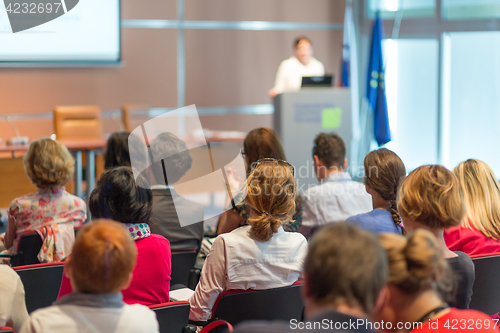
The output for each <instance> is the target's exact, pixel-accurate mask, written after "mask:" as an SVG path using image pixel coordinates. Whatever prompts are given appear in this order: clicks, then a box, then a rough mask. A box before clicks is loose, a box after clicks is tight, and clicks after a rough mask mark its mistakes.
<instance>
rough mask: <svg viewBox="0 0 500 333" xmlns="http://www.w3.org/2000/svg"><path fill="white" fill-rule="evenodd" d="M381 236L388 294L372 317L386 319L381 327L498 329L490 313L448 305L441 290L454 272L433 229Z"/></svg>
mask: <svg viewBox="0 0 500 333" xmlns="http://www.w3.org/2000/svg"><path fill="white" fill-rule="evenodd" d="M405 221H406V220H405ZM379 237H380V240H381V242H382V246H383V247H384V248H385V249H386V251H387V256H388V257H389V282H388V284H387V297H385V299H384V300H385V301H384V303H383V305H382V306H381V307H380V308H379V310H378V311H377V313H376V315H375V316H374V318H373V319H374V321H375V322H379V323H381V322H385V323H386V325H385V328H386V329H385V330H381V331H385V332H389V331H391V332H393V331H394V330H391V329H389V326H390V325H392V327H393V329H394V328H396V327H397V325H401V324H402V325H404V326H403V327H401V328H402V330H401V332H408V331H411V332H448V331H449V332H454V331H456V330H457V329H458V330H459V331H467V329H465V328H466V327H469V329H472V330H473V331H476V332H477V331H481V332H498V330H497V329H496V328H495V327H494V326H495V322H494V321H493V320H492V319H491V317H490V316H488V315H486V314H484V313H481V312H479V311H475V310H459V309H456V308H453V307H449V306H448V305H447V304H446V302H444V301H443V298H442V296H441V291H442V290H449V289H450V284H451V283H452V281H451V280H450V279H449V277H450V273H451V272H450V270H449V269H450V268H449V265H448V262H447V260H446V259H444V255H443V249H442V245H441V244H440V243H439V242H438V241H437V239H436V238H435V237H434V235H433V233H432V232H429V231H428V230H425V229H423V228H421V229H417V230H415V231H414V232H412V233H411V234H410V235H409V237H408V238H405V237H403V236H400V235H395V234H381V235H380V236H379ZM464 323H465V324H464ZM389 324H390V325H389Z"/></svg>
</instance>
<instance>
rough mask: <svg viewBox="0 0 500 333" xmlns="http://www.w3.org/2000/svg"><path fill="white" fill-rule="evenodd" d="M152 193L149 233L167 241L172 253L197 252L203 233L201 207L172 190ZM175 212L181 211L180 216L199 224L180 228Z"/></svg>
mask: <svg viewBox="0 0 500 333" xmlns="http://www.w3.org/2000/svg"><path fill="white" fill-rule="evenodd" d="M152 192H153V211H152V214H151V220H150V223H149V224H150V228H151V232H152V233H153V234H158V235H162V236H163V237H165V238H166V239H168V240H169V242H170V249H171V250H172V251H179V250H198V248H199V246H200V244H201V240H202V238H203V232H204V230H203V219H204V215H205V209H204V207H203V205H201V204H199V203H196V202H193V201H190V200H187V199H185V198H183V197H181V196H180V195H179V194H177V192H175V190H174V189H168V188H166V189H154V190H152ZM174 198H175V205H174ZM177 210H179V211H180V210H182V215H183V216H188V217H189V219H190V220H191V221H200V222H198V223H194V224H190V225H187V226H185V227H181V225H180V223H179V218H178V215H177Z"/></svg>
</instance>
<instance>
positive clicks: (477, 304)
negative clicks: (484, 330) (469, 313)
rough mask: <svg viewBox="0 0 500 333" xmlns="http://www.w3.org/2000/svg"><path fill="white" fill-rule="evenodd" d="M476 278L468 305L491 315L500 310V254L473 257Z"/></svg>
mask: <svg viewBox="0 0 500 333" xmlns="http://www.w3.org/2000/svg"><path fill="white" fill-rule="evenodd" d="M472 262H473V263H474V269H475V272H476V279H475V281H474V287H473V288H472V299H471V302H470V305H469V307H470V308H471V309H474V310H479V311H482V312H484V313H486V314H489V315H492V314H495V313H498V312H500V285H499V284H498V276H500V255H495V256H489V257H480V258H473V259H472Z"/></svg>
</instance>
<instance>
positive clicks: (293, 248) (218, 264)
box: [189, 158, 307, 321]
mask: <svg viewBox="0 0 500 333" xmlns="http://www.w3.org/2000/svg"><path fill="white" fill-rule="evenodd" d="M295 196H296V185H295V179H294V175H293V166H292V165H291V164H289V163H288V162H285V161H282V160H276V159H268V158H266V159H261V160H259V161H258V162H257V165H256V167H255V169H254V170H253V171H252V173H251V174H250V176H249V177H248V179H247V196H246V198H245V200H246V203H247V204H248V206H249V207H250V208H251V212H250V218H249V219H248V224H249V225H246V226H242V227H240V228H237V229H235V230H233V231H232V232H230V233H226V234H222V235H220V236H218V237H217V238H216V239H215V241H214V244H213V246H212V248H211V250H210V253H209V254H208V256H207V259H206V261H205V264H204V266H203V270H202V272H201V278H200V282H199V283H198V285H197V287H196V290H195V292H194V295H193V296H192V297H191V298H190V299H189V303H190V304H191V313H190V315H189V319H191V320H195V321H206V320H208V319H209V318H210V316H211V314H212V307H213V305H214V303H215V301H216V300H217V297H218V296H219V294H221V293H222V292H223V291H225V290H228V289H257V290H259V289H271V288H278V287H284V286H289V285H292V284H293V283H294V282H296V281H297V280H298V279H299V278H300V277H301V271H302V265H303V263H304V259H305V256H306V254H307V241H306V239H305V238H304V236H302V234H299V233H293V232H285V231H284V230H283V227H282V224H283V223H286V222H289V221H290V220H291V219H292V216H293V214H294V212H295Z"/></svg>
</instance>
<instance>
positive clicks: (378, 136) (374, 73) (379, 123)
mask: <svg viewBox="0 0 500 333" xmlns="http://www.w3.org/2000/svg"><path fill="white" fill-rule="evenodd" d="M383 38H384V26H383V25H382V20H381V19H380V16H379V14H378V13H377V17H376V18H375V23H374V24H373V34H372V45H371V48H370V62H369V63H368V77H367V90H366V98H367V99H368V103H369V105H370V107H371V109H372V110H373V124H374V132H375V140H377V143H378V145H379V146H381V145H384V144H386V143H387V142H389V141H391V129H390V128H389V114H388V112H387V99H386V97H385V83H384V62H383V60H382V39H383Z"/></svg>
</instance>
